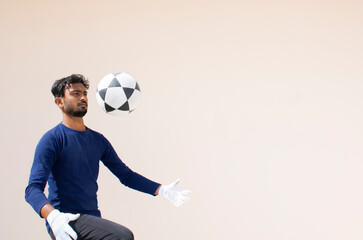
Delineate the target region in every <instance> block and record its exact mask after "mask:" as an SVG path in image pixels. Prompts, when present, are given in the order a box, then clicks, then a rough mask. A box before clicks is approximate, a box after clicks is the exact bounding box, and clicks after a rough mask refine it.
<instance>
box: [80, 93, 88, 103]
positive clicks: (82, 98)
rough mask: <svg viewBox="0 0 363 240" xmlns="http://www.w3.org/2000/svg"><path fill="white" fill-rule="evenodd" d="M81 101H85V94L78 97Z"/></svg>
mask: <svg viewBox="0 0 363 240" xmlns="http://www.w3.org/2000/svg"><path fill="white" fill-rule="evenodd" d="M80 100H81V101H85V102H87V95H85V94H82V96H81V99H80Z"/></svg>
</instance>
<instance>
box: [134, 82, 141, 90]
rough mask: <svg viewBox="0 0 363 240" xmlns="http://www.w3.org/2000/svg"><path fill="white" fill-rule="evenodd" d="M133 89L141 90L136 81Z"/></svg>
mask: <svg viewBox="0 0 363 240" xmlns="http://www.w3.org/2000/svg"><path fill="white" fill-rule="evenodd" d="M135 89H136V90H139V91H141V90H140V86H139V84H138V83H136V86H135Z"/></svg>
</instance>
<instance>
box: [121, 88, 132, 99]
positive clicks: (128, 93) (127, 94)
mask: <svg viewBox="0 0 363 240" xmlns="http://www.w3.org/2000/svg"><path fill="white" fill-rule="evenodd" d="M123 89H124V92H125V95H126V98H127V99H129V98H130V97H131V96H132V94H133V93H134V91H135V89H133V88H123Z"/></svg>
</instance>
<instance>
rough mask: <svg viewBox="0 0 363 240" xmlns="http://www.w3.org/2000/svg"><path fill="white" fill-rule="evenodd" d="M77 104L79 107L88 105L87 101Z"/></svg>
mask: <svg viewBox="0 0 363 240" xmlns="http://www.w3.org/2000/svg"><path fill="white" fill-rule="evenodd" d="M77 106H79V107H87V103H85V102H81V103H78V104H77Z"/></svg>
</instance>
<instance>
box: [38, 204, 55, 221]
mask: <svg viewBox="0 0 363 240" xmlns="http://www.w3.org/2000/svg"><path fill="white" fill-rule="evenodd" d="M53 210H54V207H53V206H52V205H51V204H49V203H47V204H45V205H44V206H43V207H42V208H41V209H40V216H41V217H42V218H47V217H48V215H49V213H50V212H51V211H53Z"/></svg>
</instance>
